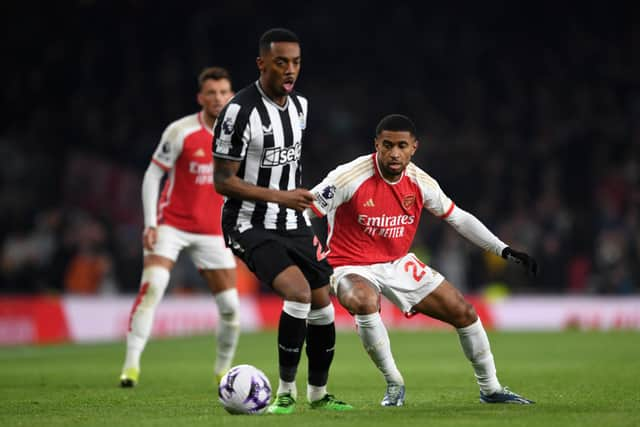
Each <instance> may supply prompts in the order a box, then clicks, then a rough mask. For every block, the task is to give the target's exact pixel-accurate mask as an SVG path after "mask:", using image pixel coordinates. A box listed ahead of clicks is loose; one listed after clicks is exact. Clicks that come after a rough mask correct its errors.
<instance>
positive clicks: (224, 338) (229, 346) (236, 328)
mask: <svg viewBox="0 0 640 427" xmlns="http://www.w3.org/2000/svg"><path fill="white" fill-rule="evenodd" d="M214 297H215V299H216V304H217V306H218V313H219V317H218V320H219V322H218V333H217V334H216V341H217V347H216V363H215V365H214V368H213V371H214V373H215V374H216V375H220V374H223V373H225V372H226V371H228V370H229V368H230V367H231V362H232V361H233V356H234V355H235V353H236V347H237V346H238V337H239V336H240V321H239V320H238V309H239V307H240V302H239V299H238V291H237V290H236V289H235V288H232V289H227V290H225V291H222V292H220V293H217V294H215V295H214Z"/></svg>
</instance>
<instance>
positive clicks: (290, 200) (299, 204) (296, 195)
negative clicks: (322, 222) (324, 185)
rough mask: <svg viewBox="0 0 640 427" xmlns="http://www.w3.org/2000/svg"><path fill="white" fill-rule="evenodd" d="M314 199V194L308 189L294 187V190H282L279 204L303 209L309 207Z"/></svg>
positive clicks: (298, 209) (299, 209)
mask: <svg viewBox="0 0 640 427" xmlns="http://www.w3.org/2000/svg"><path fill="white" fill-rule="evenodd" d="M314 200H315V196H314V195H313V193H312V192H310V191H309V190H305V189H304V188H296V189H295V190H289V191H283V192H282V197H281V199H280V201H279V202H278V203H279V204H281V205H283V206H286V207H287V208H290V209H295V210H297V211H303V210H305V209H306V208H309V207H311V204H312V203H313V201H314Z"/></svg>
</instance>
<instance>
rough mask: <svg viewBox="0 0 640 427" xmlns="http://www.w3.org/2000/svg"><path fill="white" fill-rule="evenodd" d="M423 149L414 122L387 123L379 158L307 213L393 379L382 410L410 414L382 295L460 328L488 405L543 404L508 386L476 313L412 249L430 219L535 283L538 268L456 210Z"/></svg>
mask: <svg viewBox="0 0 640 427" xmlns="http://www.w3.org/2000/svg"><path fill="white" fill-rule="evenodd" d="M417 147H418V141H417V140H416V130H415V126H414V124H413V122H412V121H411V120H409V119H408V118H407V117H405V116H402V115H397V114H394V115H390V116H387V117H385V118H383V119H382V120H381V121H380V123H379V124H378V126H377V128H376V136H375V153H373V154H369V155H365V156H362V157H359V158H357V159H355V160H353V161H352V162H350V163H347V164H344V165H341V166H338V167H337V168H336V169H334V170H333V171H332V172H330V173H329V174H328V175H327V177H326V178H325V179H324V180H323V181H322V182H321V183H320V184H318V185H317V186H316V187H314V188H313V189H312V190H311V191H312V193H314V195H315V200H314V202H313V204H312V205H311V207H310V208H309V209H307V214H308V215H309V216H310V217H314V218H315V219H314V220H313V222H314V225H317V224H315V223H316V222H317V219H318V218H324V217H326V218H327V221H328V225H329V226H328V230H329V235H328V237H327V239H326V240H327V247H328V249H327V250H328V257H327V259H328V260H329V263H330V264H331V266H332V267H333V268H334V274H333V276H332V278H331V286H332V290H333V291H334V293H335V294H336V295H337V296H338V300H339V301H340V304H342V306H344V307H345V308H346V309H347V310H348V311H349V312H350V313H352V314H353V315H354V317H355V322H356V324H357V326H358V334H359V336H360V339H361V341H362V344H363V346H364V348H365V350H366V351H367V353H368V354H369V356H370V357H371V360H372V361H373V362H374V363H375V365H376V366H377V367H378V369H379V370H380V371H381V372H382V374H383V375H384V378H385V380H386V382H387V389H386V392H385V395H384V397H383V399H382V402H381V404H382V406H402V405H403V404H404V399H405V385H404V379H403V378H402V375H401V374H400V371H399V370H398V368H397V366H396V363H395V361H394V358H393V355H392V353H391V343H390V341H389V336H388V334H387V330H386V328H385V326H384V324H383V323H382V319H381V317H380V313H379V311H380V306H379V298H380V294H382V295H384V296H385V297H386V298H388V299H389V300H390V301H391V302H392V303H393V304H394V305H396V306H397V307H398V308H400V309H401V310H402V311H403V312H405V313H406V314H407V315H409V316H410V315H413V314H416V313H420V314H424V315H426V316H430V317H433V318H436V319H439V320H441V321H443V322H446V323H449V324H450V325H452V326H453V327H455V328H456V330H457V332H458V337H459V338H460V344H461V345H462V350H463V352H464V354H465V356H466V357H467V359H469V361H470V362H471V365H472V367H473V370H474V372H475V375H476V378H477V382H478V385H479V387H480V401H481V402H485V403H519V404H529V403H533V402H532V401H530V400H528V399H525V398H524V397H522V396H519V395H518V394H516V393H513V392H512V391H510V390H509V389H508V388H506V387H503V386H502V384H501V383H500V382H499V381H498V377H497V376H496V368H495V364H494V360H493V355H492V353H491V347H490V346H489V340H488V338H487V334H486V332H485V330H484V328H483V326H482V322H481V320H480V318H479V317H478V315H477V313H476V311H475V309H474V308H473V306H472V305H471V304H469V303H468V302H467V301H466V300H465V299H464V297H463V296H462V294H461V293H460V292H459V291H458V290H457V289H456V288H455V287H454V286H453V285H452V284H451V283H449V282H448V281H447V280H446V279H445V278H444V277H443V276H442V275H441V274H440V273H438V272H437V271H436V270H434V269H433V268H431V267H429V266H427V265H425V264H424V263H423V262H422V261H420V260H419V259H418V258H417V257H416V256H415V255H414V254H413V253H409V248H410V247H411V244H412V242H413V238H414V236H415V234H416V231H417V228H418V223H419V222H420V215H421V213H422V210H423V209H426V210H427V211H429V212H430V213H431V214H433V215H435V216H437V217H440V218H441V219H443V220H445V221H447V222H448V223H449V224H450V225H451V226H453V227H454V229H455V230H456V231H458V233H460V234H461V235H462V236H464V237H465V238H467V239H468V240H470V241H471V242H472V243H474V244H476V245H477V246H479V247H480V248H482V249H484V250H487V251H490V252H492V253H494V254H496V255H499V256H502V257H503V258H506V259H508V260H510V261H514V262H516V263H520V264H522V265H523V266H524V267H525V268H526V269H527V270H528V271H529V272H530V273H531V274H535V273H536V272H537V264H536V262H535V260H533V259H532V258H531V257H530V256H529V255H527V254H525V253H523V252H518V251H516V250H514V249H512V248H510V247H509V246H507V245H506V244H505V243H504V242H502V241H501V240H500V239H498V238H497V237H496V236H495V235H494V234H493V233H491V232H490V231H489V230H488V229H487V228H486V227H485V226H484V225H483V224H482V223H481V222H480V221H479V220H478V219H477V218H476V217H475V216H473V215H471V214H470V213H468V212H466V211H464V210H463V209H462V208H460V207H459V206H456V205H455V204H454V203H453V201H451V199H449V197H447V195H446V194H445V193H444V192H443V191H442V189H441V188H440V186H439V185H438V183H437V182H436V180H434V179H433V178H432V177H430V176H429V175H428V174H427V173H425V172H424V171H423V170H421V169H420V168H419V167H417V166H416V165H415V164H414V163H412V162H411V158H412V156H413V154H414V153H415V151H416V149H417ZM318 228H320V230H319V231H318V230H317V231H318V233H317V234H320V233H321V232H324V233H322V234H325V235H326V234H327V232H326V230H327V227H326V225H325V226H324V229H322V226H320V227H318Z"/></svg>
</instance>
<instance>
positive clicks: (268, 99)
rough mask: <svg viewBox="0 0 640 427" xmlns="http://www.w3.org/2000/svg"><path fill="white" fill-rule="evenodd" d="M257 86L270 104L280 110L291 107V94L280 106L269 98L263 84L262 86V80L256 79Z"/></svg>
mask: <svg viewBox="0 0 640 427" xmlns="http://www.w3.org/2000/svg"><path fill="white" fill-rule="evenodd" d="M256 87H257V88H258V92H260V95H262V97H263V98H264V99H266V100H267V102H268V103H269V104H271V105H273V106H274V107H276V108H277V109H278V110H280V111H287V109H288V108H289V95H287V100H286V101H285V103H284V105H283V106H280V105H278V104H276V103H275V102H273V101H272V100H271V98H269V97H268V96H267V94H266V93H264V90H262V86H260V80H256Z"/></svg>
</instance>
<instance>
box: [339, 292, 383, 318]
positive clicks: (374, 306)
mask: <svg viewBox="0 0 640 427" xmlns="http://www.w3.org/2000/svg"><path fill="white" fill-rule="evenodd" d="M340 303H341V304H342V306H343V307H344V308H346V309H347V310H348V311H349V312H350V313H351V314H372V313H376V312H377V311H378V299H377V298H370V297H368V296H366V295H361V294H360V295H359V294H356V293H349V295H343V296H342V298H340Z"/></svg>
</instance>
